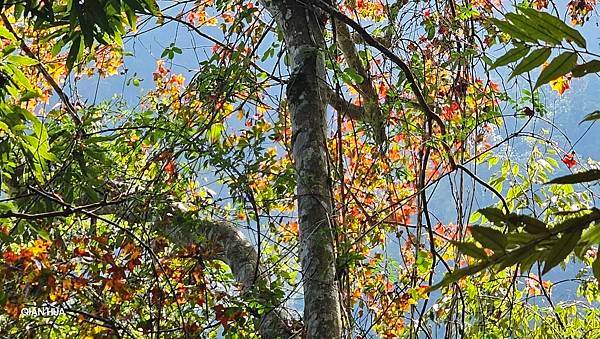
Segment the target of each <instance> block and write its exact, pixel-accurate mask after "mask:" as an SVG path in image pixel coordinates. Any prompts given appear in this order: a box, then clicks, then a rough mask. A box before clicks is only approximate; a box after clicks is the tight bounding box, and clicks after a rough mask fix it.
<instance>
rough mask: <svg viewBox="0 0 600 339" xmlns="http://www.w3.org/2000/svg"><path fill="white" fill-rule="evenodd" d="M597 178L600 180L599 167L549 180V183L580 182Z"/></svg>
mask: <svg viewBox="0 0 600 339" xmlns="http://www.w3.org/2000/svg"><path fill="white" fill-rule="evenodd" d="M595 180H600V170H598V169H591V170H589V171H584V172H579V173H574V174H569V175H565V176H562V177H558V178H555V179H552V180H550V181H548V182H547V184H579V183H582V182H590V181H595Z"/></svg>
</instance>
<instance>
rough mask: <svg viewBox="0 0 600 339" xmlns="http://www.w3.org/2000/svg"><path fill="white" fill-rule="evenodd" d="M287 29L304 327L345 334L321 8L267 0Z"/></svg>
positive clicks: (315, 334) (317, 333)
mask: <svg viewBox="0 0 600 339" xmlns="http://www.w3.org/2000/svg"><path fill="white" fill-rule="evenodd" d="M262 3H263V5H264V6H265V7H266V8H267V9H268V10H269V12H270V13H271V14H272V15H273V17H274V18H275V20H276V21H277V23H278V25H279V27H280V29H281V30H282V31H283V35H284V38H285V42H286V46H287V49H288V53H289V56H290V58H291V60H292V74H291V76H290V81H289V83H288V86H287V91H286V93H287V100H288V105H289V109H290V111H291V115H292V116H291V118H292V151H293V157H294V166H295V168H296V172H297V195H298V218H299V229H300V260H301V264H302V277H303V285H304V326H305V329H306V336H307V337H308V338H319V339H321V338H340V337H341V334H342V333H341V332H342V329H341V318H340V303H339V293H338V287H337V283H336V280H335V248H334V237H333V228H334V225H333V221H332V219H331V196H330V186H329V171H328V169H329V166H328V159H327V145H326V128H327V119H326V107H327V106H326V105H327V103H326V100H327V97H326V93H325V92H324V91H323V90H322V86H323V85H324V79H325V76H326V73H325V64H324V60H323V54H324V53H325V47H326V46H325V41H324V36H323V27H322V25H321V23H320V22H319V19H318V18H319V17H322V16H320V15H318V14H321V13H320V12H318V11H319V10H318V9H315V8H311V7H310V6H309V5H307V4H306V3H304V4H302V3H301V2H298V1H296V0H274V1H268V0H263V1H262Z"/></svg>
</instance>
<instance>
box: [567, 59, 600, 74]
mask: <svg viewBox="0 0 600 339" xmlns="http://www.w3.org/2000/svg"><path fill="white" fill-rule="evenodd" d="M598 72H600V60H592V61H589V62H586V63H584V64H581V65H577V66H575V67H574V68H573V76H574V77H575V78H581V77H582V76H584V75H586V74H590V73H598Z"/></svg>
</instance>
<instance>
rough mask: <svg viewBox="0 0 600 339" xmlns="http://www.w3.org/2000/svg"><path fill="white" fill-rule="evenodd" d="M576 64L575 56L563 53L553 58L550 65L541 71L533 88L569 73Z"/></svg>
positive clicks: (570, 53)
mask: <svg viewBox="0 0 600 339" xmlns="http://www.w3.org/2000/svg"><path fill="white" fill-rule="evenodd" d="M576 62H577V54H575V53H572V52H565V53H563V54H561V55H559V56H557V57H556V58H554V59H553V60H552V61H551V62H550V64H549V65H548V66H547V67H546V68H544V70H542V73H541V74H540V76H539V77H538V79H537V82H536V83H535V88H534V89H536V88H538V87H540V86H542V85H544V84H547V83H549V82H550V81H552V80H554V79H556V78H558V77H560V76H563V75H565V74H567V73H569V72H570V71H571V70H572V69H573V66H575V63H576Z"/></svg>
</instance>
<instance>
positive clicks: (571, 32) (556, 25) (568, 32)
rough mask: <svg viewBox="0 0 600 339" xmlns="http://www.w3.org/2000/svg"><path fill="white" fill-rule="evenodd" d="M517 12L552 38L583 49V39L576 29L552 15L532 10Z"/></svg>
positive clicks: (522, 9) (523, 8) (584, 45)
mask: <svg viewBox="0 0 600 339" xmlns="http://www.w3.org/2000/svg"><path fill="white" fill-rule="evenodd" d="M519 10H521V12H523V13H524V14H525V15H527V16H528V17H530V18H531V22H533V23H537V24H538V25H540V26H541V27H542V28H544V29H546V30H547V31H548V32H549V33H553V34H554V37H556V38H559V40H562V38H565V39H567V40H570V41H573V42H575V43H576V44H577V45H578V46H579V47H581V48H585V47H586V43H585V38H584V37H583V35H581V33H579V31H577V30H576V29H574V28H572V27H569V26H567V24H566V23H565V22H564V21H562V20H561V19H559V18H557V17H555V16H554V15H551V14H548V13H546V12H540V11H536V10H535V9H533V8H525V7H519Z"/></svg>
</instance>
